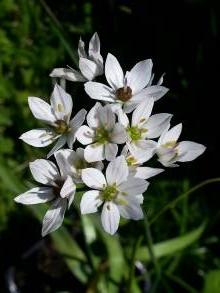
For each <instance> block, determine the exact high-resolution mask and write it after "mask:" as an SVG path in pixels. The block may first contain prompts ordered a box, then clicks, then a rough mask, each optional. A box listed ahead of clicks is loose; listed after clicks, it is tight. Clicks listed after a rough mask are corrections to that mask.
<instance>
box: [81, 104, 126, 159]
mask: <svg viewBox="0 0 220 293" xmlns="http://www.w3.org/2000/svg"><path fill="white" fill-rule="evenodd" d="M87 123H88V125H89V126H86V125H83V126H81V127H80V128H79V130H78V131H77V133H76V137H77V139H78V141H79V142H80V143H82V144H83V145H88V146H87V147H86V148H85V152H84V156H85V159H86V161H87V162H96V161H101V160H104V159H106V160H108V161H111V160H113V159H114V158H115V157H116V155H117V152H118V146H117V144H122V143H124V142H125V141H126V131H125V129H124V127H123V125H121V124H120V123H116V117H115V114H114V113H113V112H112V109H111V106H110V105H105V106H104V107H103V106H102V105H101V104H100V103H96V104H95V106H94V107H93V108H92V109H91V110H90V112H89V113H88V115H87Z"/></svg>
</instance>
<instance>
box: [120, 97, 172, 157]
mask: <svg viewBox="0 0 220 293" xmlns="http://www.w3.org/2000/svg"><path fill="white" fill-rule="evenodd" d="M153 105H154V99H153V98H149V99H147V100H146V101H143V102H142V103H140V104H139V106H138V107H137V108H136V109H135V110H134V112H133V113H132V119H131V124H130V122H129V119H128V117H127V115H126V114H125V113H123V111H122V110H120V109H119V110H118V111H117V113H118V117H119V121H120V122H121V123H122V124H123V126H124V127H125V128H126V131H127V134H128V144H129V145H130V149H131V148H132V149H133V152H137V153H138V152H142V153H143V152H144V156H145V160H148V159H150V158H151V157H152V156H153V155H154V153H155V148H156V145H157V144H156V142H155V141H152V140H151V139H152V138H157V137H159V136H160V135H161V133H162V132H163V131H164V130H165V129H166V128H167V127H168V126H169V124H170V119H171V118H172V115H171V114H167V113H161V114H155V115H152V116H150V115H151V112H152V109H153Z"/></svg>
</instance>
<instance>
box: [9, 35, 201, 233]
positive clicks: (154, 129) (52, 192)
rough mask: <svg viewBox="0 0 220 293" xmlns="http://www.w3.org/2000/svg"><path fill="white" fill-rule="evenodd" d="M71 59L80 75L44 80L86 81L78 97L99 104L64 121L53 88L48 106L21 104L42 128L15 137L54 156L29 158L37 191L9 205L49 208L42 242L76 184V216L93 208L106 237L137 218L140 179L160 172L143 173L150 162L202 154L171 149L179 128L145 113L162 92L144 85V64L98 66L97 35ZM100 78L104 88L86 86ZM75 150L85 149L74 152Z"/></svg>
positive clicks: (66, 102) (62, 104)
mask: <svg viewBox="0 0 220 293" xmlns="http://www.w3.org/2000/svg"><path fill="white" fill-rule="evenodd" d="M78 53H79V69H80V72H78V71H76V70H74V69H72V68H69V69H65V68H56V69H54V70H53V71H52V73H51V74H50V76H52V77H56V78H64V79H67V80H70V81H80V82H86V83H85V87H84V88H85V91H86V93H87V94H88V95H89V96H90V97H91V98H92V99H95V100H99V102H96V104H95V105H94V106H93V107H92V108H91V109H90V110H88V114H87V110H85V109H81V110H80V111H79V112H78V113H76V114H75V115H73V117H72V110H73V108H74V107H73V100H72V97H71V96H70V95H69V94H68V93H67V92H66V91H65V90H64V89H63V88H62V87H60V86H59V85H58V84H56V85H55V86H54V90H53V92H52V95H51V98H50V104H48V103H47V102H46V101H44V100H43V99H40V98H37V97H29V98H28V103H29V107H30V110H31V112H32V113H33V115H34V117H35V118H36V119H38V120H40V121H42V122H43V123H45V124H46V127H45V128H37V129H34V130H29V131H27V132H25V133H24V134H22V135H21V137H20V139H22V140H23V141H24V142H26V143H28V144H29V145H31V146H34V147H46V146H49V145H50V144H52V143H55V142H56V143H55V144H54V146H53V148H52V149H51V150H50V152H49V154H48V155H47V157H50V156H52V155H54V157H55V162H52V161H49V160H45V159H37V160H35V161H34V162H31V163H30V165H29V166H30V171H31V173H32V175H33V178H34V179H35V181H37V182H38V183H39V184H40V185H39V186H38V187H34V188H32V189H30V190H29V191H26V192H25V193H22V194H20V195H18V196H17V197H16V198H15V201H16V202H18V203H22V204H25V205H29V204H38V203H46V202H49V203H50V206H49V209H48V211H47V212H46V214H45V216H44V219H43V227H42V235H43V236H45V235H46V234H48V233H50V232H52V231H54V230H56V229H58V228H59V227H60V226H61V225H62V222H63V218H64V215H65V211H66V209H67V208H70V207H71V205H72V203H73V201H74V198H75V197H76V196H79V195H78V194H77V186H78V184H80V187H81V188H82V184H83V186H84V189H85V193H84V194H83V196H82V198H81V199H80V206H79V208H80V210H81V214H82V215H83V214H89V213H95V212H98V211H99V210H100V209H101V223H102V226H103V228H104V230H105V231H106V232H107V233H110V234H114V233H115V232H116V231H117V229H118V227H119V223H120V217H123V218H125V219H133V220H140V219H142V218H143V211H142V208H141V205H142V203H143V201H144V195H145V194H144V193H145V191H146V190H147V188H148V185H149V182H148V181H147V180H148V179H149V178H151V177H153V176H155V175H158V174H159V173H161V172H163V171H164V170H163V169H161V168H152V167H149V166H147V165H148V161H149V160H150V159H153V158H154V157H156V158H157V161H158V163H160V164H162V165H163V166H164V167H177V166H178V164H177V162H188V161H192V160H194V159H196V158H197V157H198V156H200V155H201V154H202V153H203V152H204V151H205V147H204V146H203V145H202V144H198V143H195V142H191V141H181V142H178V139H179V136H180V134H181V131H182V124H181V123H180V124H178V125H176V126H174V127H170V123H171V119H172V115H171V114H169V113H157V114H152V112H153V107H154V103H155V102H156V101H157V100H159V99H160V98H161V97H162V96H163V95H165V94H166V92H167V91H168V89H167V88H166V87H164V86H162V83H163V76H162V77H161V78H160V79H159V81H158V82H157V84H156V85H152V81H153V78H154V74H153V73H152V66H153V63H152V61H151V60H150V59H146V60H143V61H140V62H138V63H137V64H136V65H135V66H134V67H133V68H132V69H131V70H130V71H127V72H126V73H125V74H124V73H123V71H122V68H121V66H120V64H119V62H118V61H117V59H116V58H115V57H114V56H113V55H112V54H110V53H109V54H108V55H107V59H106V62H105V66H104V65H103V64H104V62H103V58H102V56H101V54H100V40H99V37H98V34H97V33H95V34H94V35H93V37H92V39H91V40H90V43H89V50H88V54H87V53H86V51H85V45H84V42H83V41H82V40H81V39H80V41H79V48H78ZM103 66H104V70H103ZM103 71H104V72H105V77H106V80H107V82H108V84H109V86H108V85H105V84H102V83H98V82H95V81H92V80H94V79H95V78H96V77H97V76H98V75H102V74H103ZM75 102H76V103H78V102H77V100H76V101H75ZM85 104H86V102H85ZM131 112H132V113H131ZM85 119H86V122H87V124H88V126H87V125H85V124H84V122H85ZM83 124H84V125H83ZM79 143H81V144H82V145H83V146H85V147H77V145H78V144H79ZM66 145H67V146H68V149H67V148H65V147H66ZM76 202H78V201H76Z"/></svg>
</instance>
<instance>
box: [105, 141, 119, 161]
mask: <svg viewBox="0 0 220 293" xmlns="http://www.w3.org/2000/svg"><path fill="white" fill-rule="evenodd" d="M117 152H118V146H117V144H115V143H107V144H105V158H106V160H107V161H112V160H114V159H115V157H116V155H117Z"/></svg>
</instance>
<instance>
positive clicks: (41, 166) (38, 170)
mask: <svg viewBox="0 0 220 293" xmlns="http://www.w3.org/2000/svg"><path fill="white" fill-rule="evenodd" d="M29 168H30V171H31V174H32V176H33V178H34V180H36V181H37V182H39V183H42V184H47V185H54V181H55V180H57V179H58V178H59V177H60V174H59V171H58V169H57V167H56V165H55V164H54V163H53V162H50V161H48V160H43V159H37V160H35V161H33V162H30V163H29Z"/></svg>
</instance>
